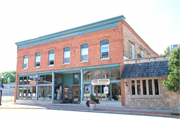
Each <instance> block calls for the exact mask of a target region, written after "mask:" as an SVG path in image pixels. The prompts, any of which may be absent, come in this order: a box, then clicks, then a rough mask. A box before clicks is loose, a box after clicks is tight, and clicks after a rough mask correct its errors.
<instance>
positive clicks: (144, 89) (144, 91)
mask: <svg viewBox="0 0 180 120" xmlns="http://www.w3.org/2000/svg"><path fill="white" fill-rule="evenodd" d="M142 82H143V95H147V92H146V91H147V90H146V80H142Z"/></svg>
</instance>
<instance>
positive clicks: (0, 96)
mask: <svg viewBox="0 0 180 120" xmlns="http://www.w3.org/2000/svg"><path fill="white" fill-rule="evenodd" d="M3 79H4V74H3V73H2V81H1V95H0V105H1V98H2V87H3Z"/></svg>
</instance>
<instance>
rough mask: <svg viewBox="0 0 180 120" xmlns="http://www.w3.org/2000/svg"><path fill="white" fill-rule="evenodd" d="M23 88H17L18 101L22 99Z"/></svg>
mask: <svg viewBox="0 0 180 120" xmlns="http://www.w3.org/2000/svg"><path fill="white" fill-rule="evenodd" d="M22 89H23V88H22V87H19V99H22V97H23V90H22Z"/></svg>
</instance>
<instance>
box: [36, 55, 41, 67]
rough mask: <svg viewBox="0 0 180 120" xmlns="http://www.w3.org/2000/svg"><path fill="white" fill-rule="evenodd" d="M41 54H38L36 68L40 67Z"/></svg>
mask: <svg viewBox="0 0 180 120" xmlns="http://www.w3.org/2000/svg"><path fill="white" fill-rule="evenodd" d="M40 60H41V53H36V60H35V67H40Z"/></svg>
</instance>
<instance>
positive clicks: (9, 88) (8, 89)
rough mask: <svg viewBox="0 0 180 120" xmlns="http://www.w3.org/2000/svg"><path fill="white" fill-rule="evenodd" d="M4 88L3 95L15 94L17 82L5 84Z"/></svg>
mask: <svg viewBox="0 0 180 120" xmlns="http://www.w3.org/2000/svg"><path fill="white" fill-rule="evenodd" d="M3 85H4V89H3V91H2V95H3V96H14V92H15V83H9V84H3Z"/></svg>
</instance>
